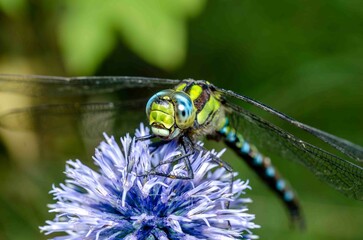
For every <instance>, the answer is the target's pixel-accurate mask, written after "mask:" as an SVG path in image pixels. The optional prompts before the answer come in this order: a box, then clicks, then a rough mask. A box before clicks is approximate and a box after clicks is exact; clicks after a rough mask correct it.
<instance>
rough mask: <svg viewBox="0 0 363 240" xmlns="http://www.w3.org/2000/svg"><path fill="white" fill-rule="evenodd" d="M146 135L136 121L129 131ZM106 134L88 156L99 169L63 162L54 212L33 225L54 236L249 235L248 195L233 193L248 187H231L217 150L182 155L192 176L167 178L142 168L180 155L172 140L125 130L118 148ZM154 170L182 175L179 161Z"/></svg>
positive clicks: (235, 184) (241, 183)
mask: <svg viewBox="0 0 363 240" xmlns="http://www.w3.org/2000/svg"><path fill="white" fill-rule="evenodd" d="M148 134H149V129H148V128H144V127H143V125H141V127H140V129H139V130H136V136H145V135H148ZM105 138H106V141H105V142H102V143H101V144H100V146H99V147H98V148H97V149H96V154H95V156H94V158H93V159H94V162H95V164H96V165H97V168H98V171H94V170H92V169H91V168H89V167H87V166H85V165H83V164H82V163H81V162H80V161H79V160H76V161H72V160H69V161H68V162H67V165H66V171H65V173H66V176H67V179H66V181H65V184H60V186H59V187H55V186H53V189H52V191H51V193H52V194H53V196H54V200H56V203H55V204H51V205H49V207H50V212H55V213H56V216H55V218H54V220H52V221H46V225H45V226H42V227H40V229H41V231H42V232H45V234H46V235H48V234H51V233H57V234H55V235H56V237H54V238H53V239H57V240H60V239H110V240H113V239H147V240H151V239H249V238H256V236H255V235H253V234H252V232H251V230H252V229H254V228H258V227H259V226H258V225H256V224H254V223H253V222H252V220H254V215H252V214H249V213H248V212H247V208H246V206H245V204H246V203H248V202H250V199H248V198H240V195H242V194H244V193H245V192H244V191H245V190H246V189H249V188H250V187H249V186H248V182H244V181H241V180H239V179H238V180H234V181H233V188H232V189H233V190H232V191H233V192H231V180H230V179H231V178H230V173H228V172H227V171H226V170H225V169H224V168H221V167H219V166H218V165H217V164H216V163H215V162H214V161H213V156H214V158H215V157H218V158H219V157H220V156H221V155H222V152H221V153H216V152H214V151H208V152H207V151H198V150H196V151H195V153H194V154H193V155H192V156H189V159H190V162H191V167H192V171H193V173H194V179H192V180H182V179H178V178H177V179H172V178H167V177H163V176H158V175H147V173H148V172H149V171H151V170H153V169H154V168H155V166H156V165H157V164H159V163H160V161H165V160H167V159H171V158H173V157H175V156H180V154H182V151H181V147H180V146H179V145H178V144H177V142H176V141H171V142H168V143H165V144H161V145H160V146H158V147H155V146H154V145H153V144H151V142H150V141H148V140H147V141H135V139H133V138H131V137H130V136H129V135H127V136H126V137H123V138H121V145H120V146H119V145H118V144H117V142H116V141H115V140H114V138H113V137H108V136H106V135H105ZM130 147H131V151H130ZM156 171H157V172H163V173H170V174H175V175H177V176H181V175H183V176H187V174H188V173H187V171H186V169H185V164H184V162H183V161H180V163H173V164H164V165H161V166H159V167H157V170H156ZM145 174H146V176H145ZM234 174H235V175H237V174H236V173H234ZM228 201H229V202H230V206H229V208H228V209H227V208H226V203H227V202H228Z"/></svg>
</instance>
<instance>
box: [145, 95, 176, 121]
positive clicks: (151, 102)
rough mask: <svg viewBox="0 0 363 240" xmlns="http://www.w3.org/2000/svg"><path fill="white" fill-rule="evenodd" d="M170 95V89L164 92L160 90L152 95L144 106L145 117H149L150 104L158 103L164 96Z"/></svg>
mask: <svg viewBox="0 0 363 240" xmlns="http://www.w3.org/2000/svg"><path fill="white" fill-rule="evenodd" d="M170 94H172V90H170V89H166V90H162V91H160V92H158V93H156V94H154V95H153V96H152V97H151V98H150V99H149V101H147V104H146V109H145V110H146V115H147V116H148V117H149V116H150V112H151V107H152V104H153V103H154V102H156V101H158V100H159V99H160V98H162V97H164V96H169V95H170Z"/></svg>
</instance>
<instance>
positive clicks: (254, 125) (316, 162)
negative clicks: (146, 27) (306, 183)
mask: <svg viewBox="0 0 363 240" xmlns="http://www.w3.org/2000/svg"><path fill="white" fill-rule="evenodd" d="M226 107H227V108H229V109H232V113H231V124H233V126H235V127H236V128H237V129H238V130H239V131H241V133H242V134H243V136H244V137H245V138H246V139H247V140H248V141H250V142H251V143H253V144H256V146H257V147H258V148H262V149H263V150H265V151H269V152H273V153H278V154H279V155H281V156H282V157H283V158H284V159H289V160H295V161H297V162H299V163H301V164H303V165H304V166H305V167H307V168H308V169H310V170H311V172H313V173H314V174H315V175H316V176H317V177H318V178H320V179H321V180H322V181H324V182H326V183H328V184H329V185H330V186H332V187H333V188H335V189H337V190H339V191H340V192H342V193H343V194H344V195H346V196H348V197H350V198H354V199H357V200H363V168H362V167H361V166H358V165H355V164H353V163H351V162H349V161H347V160H344V159H342V158H339V157H338V156H336V155H334V154H331V153H329V152H327V151H325V150H323V149H320V148H318V147H316V146H314V145H311V144H309V143H307V142H304V141H302V140H300V139H298V138H296V137H294V136H293V135H291V134H289V133H287V132H286V131H284V130H282V129H280V128H278V127H276V126H274V125H273V124H271V123H269V122H267V121H265V120H263V119H261V118H259V117H258V116H256V115H254V114H252V113H250V112H248V111H247V110H245V109H243V108H241V107H240V106H237V105H234V104H231V103H228V102H227V103H226Z"/></svg>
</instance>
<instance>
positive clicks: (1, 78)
mask: <svg viewBox="0 0 363 240" xmlns="http://www.w3.org/2000/svg"><path fill="white" fill-rule="evenodd" d="M179 82H180V81H179V80H171V79H160V78H147V77H127V76H121V77H120V76H115V77H114V76H100V77H97V76H95V77H69V78H67V77H54V76H37V75H10V74H9V75H6V74H5V75H4V74H0V92H15V93H20V94H23V95H27V96H51V97H55V96H82V95H93V94H99V93H107V92H116V91H118V90H120V89H130V88H142V87H148V88H152V87H158V88H170V87H172V86H174V85H176V84H178V83H179Z"/></svg>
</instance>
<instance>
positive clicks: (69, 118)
mask: <svg viewBox="0 0 363 240" xmlns="http://www.w3.org/2000/svg"><path fill="white" fill-rule="evenodd" d="M146 102H147V99H139V100H132V101H122V102H97V103H96V102H90V103H78V102H75V103H62V104H45V105H37V106H32V107H25V108H19V109H14V110H12V111H9V112H7V113H5V114H3V115H0V128H4V129H8V130H15V131H33V132H37V133H42V134H48V133H51V134H60V133H61V134H66V132H67V131H68V130H69V131H74V127H75V126H77V127H78V130H80V131H81V135H82V136H83V137H88V138H98V139H99V138H102V134H103V132H108V133H112V134H116V135H119V134H125V133H127V132H128V131H130V130H131V129H134V128H136V127H137V126H138V124H139V123H140V122H142V121H144V120H145V119H146V116H145V111H144V108H145V104H146Z"/></svg>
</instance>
